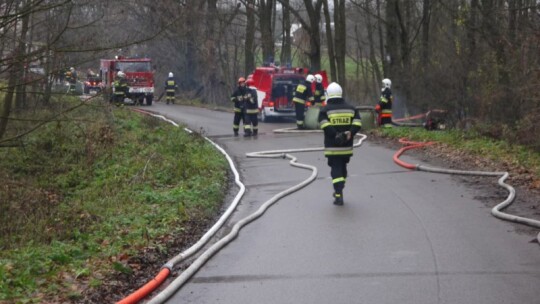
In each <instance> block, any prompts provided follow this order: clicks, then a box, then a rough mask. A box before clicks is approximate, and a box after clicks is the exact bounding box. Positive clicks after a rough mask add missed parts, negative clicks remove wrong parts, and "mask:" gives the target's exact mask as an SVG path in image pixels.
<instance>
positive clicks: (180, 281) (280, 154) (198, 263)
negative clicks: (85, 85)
mask: <svg viewBox="0 0 540 304" xmlns="http://www.w3.org/2000/svg"><path fill="white" fill-rule="evenodd" d="M148 114H150V115H152V116H155V117H158V118H161V119H163V120H165V121H168V122H170V123H172V124H173V125H175V126H178V124H176V123H175V122H173V121H171V120H169V119H167V118H165V117H163V116H161V115H155V114H152V113H148ZM185 130H186V131H187V132H189V133H192V131H191V130H189V129H186V128H185ZM274 132H275V133H320V132H322V131H321V130H297V129H296V128H284V129H277V130H274ZM357 136H358V137H360V139H359V140H358V141H357V142H356V143H354V147H355V148H356V147H359V146H360V145H362V143H363V141H364V140H365V139H366V138H367V136H366V135H364V134H357ZM205 139H206V140H207V141H208V142H210V143H211V144H212V145H214V146H215V147H216V148H217V149H218V150H219V151H220V152H221V153H222V154H224V155H225V157H226V158H227V161H228V162H229V165H230V167H231V170H232V171H233V173H234V176H235V183H236V185H238V187H239V188H240V190H239V192H238V193H237V194H236V196H235V198H234V199H233V201H232V203H231V205H230V206H229V207H228V208H227V210H226V211H225V213H224V214H223V215H222V216H221V217H220V219H219V220H218V221H217V222H216V223H215V224H214V226H212V227H211V228H210V230H208V231H207V232H206V233H205V234H204V236H203V237H202V238H201V239H200V240H199V241H198V242H197V243H195V244H194V245H193V246H191V247H190V248H188V249H187V250H185V251H184V252H182V253H180V254H178V255H177V256H175V257H173V258H172V259H171V260H169V261H168V262H167V263H166V264H165V265H164V266H163V267H166V268H169V269H170V270H172V269H173V268H174V266H175V265H177V264H178V263H180V262H182V261H184V260H186V259H187V258H188V257H190V256H192V255H193V254H195V253H196V252H197V251H199V250H200V249H201V248H202V247H203V246H204V245H205V244H206V243H207V242H208V241H209V240H210V238H211V237H212V236H214V234H215V233H216V232H217V231H218V230H219V229H220V228H221V226H222V225H223V224H224V223H225V222H226V221H227V220H228V219H229V217H230V215H231V214H232V212H233V211H234V210H235V209H236V207H237V205H238V203H239V201H240V199H241V198H242V196H243V195H244V193H245V186H244V184H243V183H242V182H241V181H240V177H239V174H238V170H237V169H236V167H235V165H234V162H233V161H232V159H231V157H230V156H229V155H228V154H227V152H226V151H225V150H224V149H223V148H221V147H220V146H218V145H217V144H216V143H214V142H213V141H212V140H210V139H208V138H207V137H205ZM322 150H324V148H323V147H316V148H300V149H285V150H270V151H260V152H251V153H246V156H247V157H254V158H283V159H285V158H288V159H289V160H290V161H289V164H290V165H291V166H294V167H297V168H301V169H306V170H311V175H310V176H309V177H308V178H307V179H305V180H303V181H302V182H300V183H298V184H296V185H294V186H292V187H290V188H288V189H286V190H284V191H282V192H280V193H278V194H276V195H274V196H273V197H272V198H270V199H269V200H267V201H266V202H264V203H263V204H262V205H261V206H260V207H259V209H257V210H256V211H255V212H254V213H252V214H250V215H249V216H247V217H245V218H243V219H241V220H239V221H238V222H237V223H236V224H235V225H234V226H233V227H232V229H231V231H230V232H229V233H228V234H227V235H225V236H224V237H223V238H221V239H220V240H219V241H217V242H216V243H215V244H213V245H212V246H210V247H209V248H208V249H207V250H206V251H204V252H203V253H202V254H201V255H200V256H199V257H197V258H196V259H195V260H194V261H193V263H191V264H190V266H189V267H188V268H187V269H185V270H184V271H183V272H182V273H181V274H180V275H179V276H178V277H177V278H175V279H174V280H173V281H172V282H171V283H170V284H169V285H168V286H167V287H166V288H165V289H163V290H162V291H161V292H159V293H158V294H157V295H156V296H155V297H154V298H152V299H151V300H150V301H148V302H147V303H148V304H157V303H164V302H165V301H166V300H167V299H169V298H170V297H171V296H172V295H173V294H174V293H176V292H177V291H178V290H179V289H180V288H181V287H182V286H183V285H184V284H185V283H186V282H187V281H188V280H189V279H190V278H191V277H192V276H193V275H194V274H195V273H196V272H197V271H199V269H200V268H201V267H202V266H203V265H204V264H205V263H206V262H207V261H208V260H209V259H210V258H211V257H212V256H213V255H214V254H216V253H217V252H218V251H219V250H221V249H222V248H223V247H225V246H226V245H227V244H228V243H230V242H231V241H232V240H234V239H235V238H236V237H237V236H238V234H239V231H240V229H242V227H244V226H246V225H247V224H249V223H251V222H252V221H254V220H256V219H257V218H259V217H260V216H262V215H263V214H264V212H265V211H266V210H267V209H268V208H269V207H271V206H272V205H273V204H274V203H276V202H277V201H278V200H280V199H281V198H283V197H285V196H287V195H289V194H291V193H293V192H296V191H298V190H300V189H301V188H303V187H305V186H306V185H308V184H309V183H311V182H312V181H314V180H315V178H316V177H317V168H316V167H315V166H311V165H308V164H303V163H298V162H297V158H296V157H295V156H293V155H291V154H290V153H295V152H314V151H322ZM416 169H417V170H420V171H427V172H434V173H446V174H465V175H484V176H499V175H501V174H502V175H503V176H502V177H501V178H500V179H499V185H501V186H502V187H504V188H506V189H507V190H508V192H509V196H508V198H507V199H506V200H505V201H503V202H502V203H500V204H498V205H497V206H495V207H494V208H493V209H492V211H491V213H492V214H493V215H494V216H496V217H498V218H501V219H504V220H508V221H513V222H517V223H521V224H526V225H530V226H534V227H540V222H539V221H535V220H531V219H526V218H522V217H518V216H514V215H510V214H507V213H503V212H501V211H500V210H502V209H504V208H506V207H507V206H508V205H510V204H511V203H512V201H513V200H514V197H515V190H514V188H513V187H511V186H509V185H507V184H505V183H504V180H505V179H506V178H507V177H508V173H507V172H503V173H502V172H481V171H460V170H450V169H440V168H433V167H428V166H422V165H417V166H416ZM537 238H538V241H539V243H540V234H539V235H538V237H537Z"/></svg>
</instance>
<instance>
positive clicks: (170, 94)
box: [165, 72, 178, 104]
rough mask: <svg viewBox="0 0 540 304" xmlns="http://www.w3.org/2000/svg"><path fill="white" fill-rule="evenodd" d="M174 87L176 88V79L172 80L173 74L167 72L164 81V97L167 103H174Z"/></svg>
mask: <svg viewBox="0 0 540 304" xmlns="http://www.w3.org/2000/svg"><path fill="white" fill-rule="evenodd" d="M176 88H178V85H176V81H175V80H174V74H173V73H172V72H169V77H168V78H167V80H166V81H165V93H166V94H167V95H166V97H165V99H166V100H167V104H169V103H172V104H174V101H175V96H174V94H175V93H176Z"/></svg>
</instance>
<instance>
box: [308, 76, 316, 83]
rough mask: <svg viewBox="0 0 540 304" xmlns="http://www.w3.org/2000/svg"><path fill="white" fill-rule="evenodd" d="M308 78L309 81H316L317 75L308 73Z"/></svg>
mask: <svg viewBox="0 0 540 304" xmlns="http://www.w3.org/2000/svg"><path fill="white" fill-rule="evenodd" d="M306 80H307V81H308V82H309V83H312V82H313V81H315V76H313V75H311V74H309V75H307V77H306Z"/></svg>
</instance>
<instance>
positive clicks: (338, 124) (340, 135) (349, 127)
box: [319, 82, 362, 205]
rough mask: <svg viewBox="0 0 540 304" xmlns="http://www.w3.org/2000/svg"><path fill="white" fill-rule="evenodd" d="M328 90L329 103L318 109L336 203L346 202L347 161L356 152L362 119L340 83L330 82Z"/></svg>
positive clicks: (327, 98) (327, 101) (327, 100)
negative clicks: (344, 93)
mask: <svg viewBox="0 0 540 304" xmlns="http://www.w3.org/2000/svg"><path fill="white" fill-rule="evenodd" d="M326 91H327V97H326V106H324V107H322V108H321V111H320V112H319V124H320V126H321V129H322V130H323V131H324V156H325V157H326V158H327V159H328V165H329V166H330V175H331V176H332V184H333V186H334V204H335V205H343V189H344V188H345V181H346V179H347V164H348V163H349V160H350V158H351V156H352V155H353V138H354V135H355V134H356V133H357V132H358V131H360V128H361V127H362V122H361V121H360V113H359V112H358V110H357V109H355V107H354V106H352V105H350V104H348V103H347V102H345V100H344V99H343V98H342V93H343V90H342V89H341V86H340V85H339V84H337V83H335V82H333V83H331V84H330V85H329V86H328V88H327V89H326Z"/></svg>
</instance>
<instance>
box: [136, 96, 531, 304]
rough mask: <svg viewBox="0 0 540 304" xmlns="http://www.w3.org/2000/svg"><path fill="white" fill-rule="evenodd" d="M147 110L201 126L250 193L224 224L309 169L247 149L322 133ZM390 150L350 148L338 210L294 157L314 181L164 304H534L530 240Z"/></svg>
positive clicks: (213, 114)
mask: <svg viewBox="0 0 540 304" xmlns="http://www.w3.org/2000/svg"><path fill="white" fill-rule="evenodd" d="M145 109H148V110H152V111H156V112H159V113H161V114H163V115H166V117H168V118H169V119H172V120H174V121H176V122H179V123H185V124H187V126H188V127H189V128H190V129H192V130H195V131H200V130H203V131H204V134H205V135H206V136H208V137H210V138H211V139H213V140H214V141H215V142H217V143H218V144H219V145H221V146H222V147H223V148H224V149H226V151H227V152H228V153H229V154H230V155H231V156H232V157H233V158H234V160H235V162H236V164H237V166H238V168H239V171H240V173H241V175H242V180H243V182H244V184H245V185H246V187H247V192H246V194H245V196H244V198H243V199H242V201H241V203H240V206H239V209H238V211H237V212H236V213H235V214H234V215H233V217H232V219H231V221H230V222H229V224H228V225H229V226H232V225H233V224H234V223H235V222H237V221H238V220H240V219H242V218H244V217H246V216H247V215H249V214H251V213H253V212H254V211H255V210H256V209H257V208H259V206H260V205H261V204H262V203H264V202H265V201H267V200H268V199H269V198H271V197H272V196H273V195H275V194H276V193H278V192H280V191H283V190H285V189H287V188H289V187H291V186H292V185H294V184H297V183H299V182H301V181H302V180H304V179H306V178H307V177H308V176H309V175H310V174H311V173H310V171H307V170H302V169H298V168H294V167H292V166H290V165H289V164H288V161H287V160H283V159H259V158H247V157H246V156H245V153H247V152H255V151H264V150H276V149H293V148H304V147H320V146H322V135H321V134H276V133H274V132H273V130H274V129H277V128H284V127H293V123H261V124H260V125H259V129H260V131H259V132H260V135H259V137H258V138H257V139H254V138H243V137H242V136H240V137H233V136H232V114H231V113H226V112H217V111H210V110H204V109H199V108H193V107H183V106H178V105H173V106H167V105H164V104H163V103H157V104H154V105H153V106H152V107H151V108H145ZM394 153H395V151H393V150H390V149H388V148H385V147H381V146H378V145H376V144H373V143H371V142H370V140H369V137H368V139H367V140H366V141H364V144H363V145H362V146H361V147H359V148H357V149H356V150H355V155H354V157H353V158H352V160H351V163H350V164H349V167H348V168H349V177H348V179H347V185H346V188H345V192H344V197H345V205H344V206H341V207H339V206H334V205H333V204H332V197H331V194H332V185H331V179H330V176H329V173H330V172H329V167H328V166H327V164H326V159H325V158H324V156H323V154H322V152H304V153H297V154H295V155H296V156H297V157H298V161H299V162H302V163H307V164H310V165H314V166H316V167H317V168H318V172H319V173H318V177H317V179H316V180H315V181H314V182H313V183H311V184H309V185H308V186H307V187H305V188H303V189H301V190H300V191H298V192H295V193H293V194H291V195H290V196H287V197H285V198H283V199H281V200H280V201H279V202H277V203H276V204H274V205H273V206H272V207H271V208H270V209H269V210H268V211H267V212H266V213H265V214H264V215H263V216H262V217H261V218H259V219H258V220H256V221H255V222H252V223H251V224H249V225H248V226H246V227H244V228H243V229H242V230H241V232H240V235H239V236H238V237H237V238H236V239H235V240H234V241H233V242H232V243H230V244H228V245H227V246H226V247H225V248H224V249H223V250H221V251H220V252H218V253H217V254H216V255H214V256H213V257H212V259H211V260H210V261H208V262H207V263H206V264H205V265H204V267H203V268H201V269H200V270H199V271H198V272H197V273H196V274H195V275H194V276H193V277H192V278H191V280H190V281H189V282H188V283H186V284H185V285H184V286H183V287H182V288H181V289H180V290H178V291H177V292H176V294H175V295H174V296H173V297H172V298H170V299H169V301H168V302H167V303H198V304H203V303H236V304H241V303H250V304H251V303H258V304H261V303H310V304H313V303H334V304H336V303H347V304H350V303H369V304H374V303H376V304H383V303H392V304H394V303H400V304H406V303H411V304H412V303H414V304H424V303H425V304H433V303H474V304H481V303H486V304H488V303H489V304H498V303H520V304H522V303H531V304H532V303H540V291H539V287H540V246H538V244H535V243H531V242H530V241H531V236H530V235H523V234H520V233H517V232H516V226H514V224H511V223H508V222H505V221H501V220H499V219H497V218H495V217H493V216H492V215H491V214H490V210H489V208H487V207H485V205H484V204H483V203H482V202H480V201H478V200H475V199H474V197H475V195H477V194H478V193H475V191H478V190H473V189H470V188H467V187H466V186H464V185H461V184H460V183H459V182H458V181H457V180H456V179H454V178H452V177H451V176H447V175H441V174H433V173H426V172H417V171H408V170H406V169H403V168H401V167H399V166H397V165H396V164H394V162H393V161H392V156H393V154H394ZM402 159H403V160H405V161H408V162H410V163H414V164H416V163H419V162H420V161H419V160H416V159H414V158H411V157H409V156H407V155H405V156H403V157H402ZM494 182H496V179H494ZM501 192H502V193H504V195H506V193H505V191H504V190H501ZM518 195H519V194H518ZM505 198H506V196H503V197H500V200H497V201H495V202H494V204H496V203H499V202H500V201H503V200H504V199H505Z"/></svg>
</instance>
